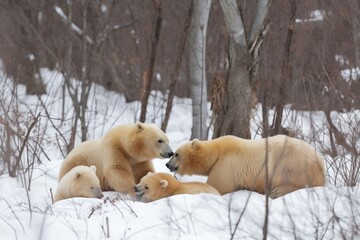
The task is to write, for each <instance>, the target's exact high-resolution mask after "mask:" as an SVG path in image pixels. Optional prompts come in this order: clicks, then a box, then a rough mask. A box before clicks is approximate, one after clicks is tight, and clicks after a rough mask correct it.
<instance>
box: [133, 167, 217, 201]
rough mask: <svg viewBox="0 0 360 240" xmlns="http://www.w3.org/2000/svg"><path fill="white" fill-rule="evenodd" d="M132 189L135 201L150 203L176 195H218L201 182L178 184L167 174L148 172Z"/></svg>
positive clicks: (210, 187)
mask: <svg viewBox="0 0 360 240" xmlns="http://www.w3.org/2000/svg"><path fill="white" fill-rule="evenodd" d="M134 189H135V194H136V197H137V199H138V200H139V201H142V202H152V201H155V200H158V199H161V198H166V197H170V196H173V195H177V194H198V193H212V194H216V195H220V193H219V192H218V191H217V190H216V189H215V188H213V187H212V186H210V185H209V184H206V183H202V182H180V181H178V180H176V179H175V178H174V177H173V176H172V175H170V174H168V173H152V172H149V173H148V174H147V175H146V176H144V177H143V178H142V179H141V181H140V183H139V184H137V185H136V186H135V187H134Z"/></svg>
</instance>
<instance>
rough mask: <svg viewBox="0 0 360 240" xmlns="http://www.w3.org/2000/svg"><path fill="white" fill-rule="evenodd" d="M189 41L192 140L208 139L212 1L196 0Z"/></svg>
mask: <svg viewBox="0 0 360 240" xmlns="http://www.w3.org/2000/svg"><path fill="white" fill-rule="evenodd" d="M193 7H194V12H193V17H192V20H191V23H190V32H189V39H188V43H189V45H188V50H189V51H188V56H189V75H190V81H191V99H192V109H193V113H192V115H193V117H192V119H193V127H192V134H191V138H198V139H207V127H206V120H207V84H206V83H207V81H206V68H205V63H206V61H205V46H206V32H207V25H208V19H209V13H210V7H211V0H194V1H193Z"/></svg>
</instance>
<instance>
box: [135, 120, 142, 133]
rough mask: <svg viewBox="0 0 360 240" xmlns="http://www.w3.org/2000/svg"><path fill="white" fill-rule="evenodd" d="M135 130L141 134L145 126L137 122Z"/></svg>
mask: <svg viewBox="0 0 360 240" xmlns="http://www.w3.org/2000/svg"><path fill="white" fill-rule="evenodd" d="M135 128H136V132H141V131H142V130H144V124H142V123H141V122H137V123H135Z"/></svg>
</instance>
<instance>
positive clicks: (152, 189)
mask: <svg viewBox="0 0 360 240" xmlns="http://www.w3.org/2000/svg"><path fill="white" fill-rule="evenodd" d="M171 178H172V179H171ZM174 181H175V182H176V180H175V179H174V178H173V177H172V176H171V175H170V174H167V173H152V172H149V173H148V174H147V175H145V176H144V177H142V178H141V181H140V183H139V184H137V185H136V186H135V187H134V190H135V195H136V199H137V200H138V201H141V202H151V201H155V200H158V199H161V198H165V197H168V196H170V195H172V192H173V187H174V183H175V182H174ZM171 184H172V186H171Z"/></svg>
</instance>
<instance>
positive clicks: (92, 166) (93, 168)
mask: <svg viewBox="0 0 360 240" xmlns="http://www.w3.org/2000/svg"><path fill="white" fill-rule="evenodd" d="M90 169H91V170H92V171H93V172H94V173H96V167H95V166H94V165H91V166H90Z"/></svg>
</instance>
